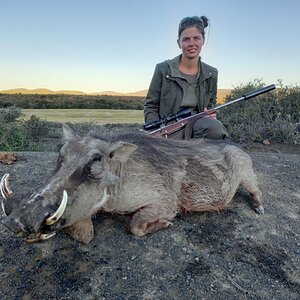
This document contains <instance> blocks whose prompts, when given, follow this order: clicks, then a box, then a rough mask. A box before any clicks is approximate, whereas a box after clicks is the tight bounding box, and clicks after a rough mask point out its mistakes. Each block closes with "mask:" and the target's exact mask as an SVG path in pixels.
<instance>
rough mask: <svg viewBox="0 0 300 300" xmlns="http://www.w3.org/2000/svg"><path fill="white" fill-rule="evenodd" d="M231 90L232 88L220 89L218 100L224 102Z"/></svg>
mask: <svg viewBox="0 0 300 300" xmlns="http://www.w3.org/2000/svg"><path fill="white" fill-rule="evenodd" d="M230 92H231V89H218V93H217V97H218V98H217V102H218V103H223V102H224V99H225V97H226V96H227V95H229V94H230Z"/></svg>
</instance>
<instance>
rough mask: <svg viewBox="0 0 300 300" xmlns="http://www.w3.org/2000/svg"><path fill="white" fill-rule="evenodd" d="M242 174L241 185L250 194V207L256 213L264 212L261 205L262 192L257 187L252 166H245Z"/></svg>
mask: <svg viewBox="0 0 300 300" xmlns="http://www.w3.org/2000/svg"><path fill="white" fill-rule="evenodd" d="M246 170H247V171H246V172H245V173H244V174H243V175H244V176H243V179H242V181H241V186H242V187H243V188H245V189H246V190H247V191H248V192H249V193H250V194H251V196H252V203H251V205H252V208H253V210H254V211H255V212H256V213H258V214H264V207H263V205H262V192H261V190H260V189H259V187H258V182H257V177H256V175H255V174H254V171H253V168H252V167H251V168H246Z"/></svg>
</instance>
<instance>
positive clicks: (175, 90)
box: [144, 55, 218, 123]
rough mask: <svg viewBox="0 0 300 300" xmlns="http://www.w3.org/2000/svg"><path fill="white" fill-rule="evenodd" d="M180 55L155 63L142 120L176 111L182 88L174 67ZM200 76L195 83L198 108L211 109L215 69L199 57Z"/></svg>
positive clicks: (153, 118)
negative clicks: (196, 83)
mask: <svg viewBox="0 0 300 300" xmlns="http://www.w3.org/2000/svg"><path fill="white" fill-rule="evenodd" d="M180 57H181V55H179V56H177V57H175V58H173V59H171V60H166V61H164V62H162V63H159V64H157V65H156V67H155V71H154V75H153V77H152V81H151V83H150V87H149V90H148V93H147V96H146V101H145V105H144V116H145V122H146V123H148V122H152V121H156V120H158V119H160V118H162V117H164V116H165V115H169V114H175V113H176V112H178V111H179V110H180V103H181V101H182V99H183V92H184V88H183V86H182V78H183V77H182V75H181V74H180V71H179V69H178V65H179V60H180ZM199 64H200V77H199V81H198V85H197V97H198V109H199V111H203V109H204V108H205V107H207V108H208V109H209V108H212V107H213V106H214V105H215V103H216V98H217V82H218V70H217V69H216V68H214V67H212V66H210V65H208V64H205V63H204V62H202V61H201V59H200V60H199Z"/></svg>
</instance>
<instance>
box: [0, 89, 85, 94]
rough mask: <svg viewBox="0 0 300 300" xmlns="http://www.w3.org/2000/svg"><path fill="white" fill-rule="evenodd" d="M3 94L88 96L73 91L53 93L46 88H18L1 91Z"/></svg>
mask: <svg viewBox="0 0 300 300" xmlns="http://www.w3.org/2000/svg"><path fill="white" fill-rule="evenodd" d="M0 93H1V94H40V95H53V94H67V95H86V93H84V92H81V91H72V90H61V91H52V90H49V89H45V88H40V89H31V90H30V89H25V88H17V89H10V90H3V91H0Z"/></svg>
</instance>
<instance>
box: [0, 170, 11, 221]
mask: <svg viewBox="0 0 300 300" xmlns="http://www.w3.org/2000/svg"><path fill="white" fill-rule="evenodd" d="M8 178H9V174H4V175H3V177H2V179H1V182H0V191H1V195H2V197H3V199H4V200H6V199H7V198H8V197H9V196H10V195H11V194H12V191H11V190H10V188H9V183H8ZM1 207H2V210H3V213H4V214H5V216H7V214H6V212H5V208H4V201H1Z"/></svg>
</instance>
